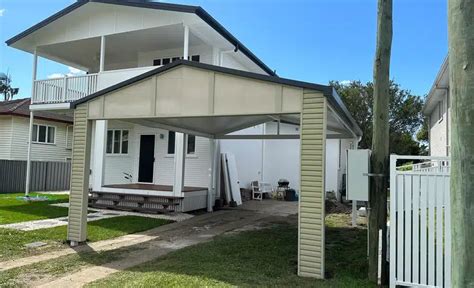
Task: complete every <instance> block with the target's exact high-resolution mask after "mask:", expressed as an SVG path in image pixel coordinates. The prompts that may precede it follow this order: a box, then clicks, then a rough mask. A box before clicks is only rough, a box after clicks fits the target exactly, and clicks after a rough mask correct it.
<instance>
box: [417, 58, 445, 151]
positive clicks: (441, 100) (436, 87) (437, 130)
mask: <svg viewBox="0 0 474 288" xmlns="http://www.w3.org/2000/svg"><path fill="white" fill-rule="evenodd" d="M423 114H424V115H425V116H426V117H427V119H428V123H429V125H428V126H429V127H428V128H429V130H428V134H429V151H430V155H431V156H450V149H451V105H450V97H449V65H448V57H446V59H445V60H444V62H443V64H442V65H441V69H440V70H439V72H438V75H437V76H436V79H435V81H434V83H433V86H432V87H431V90H430V92H429V93H428V96H427V98H426V102H425V106H424V107H423Z"/></svg>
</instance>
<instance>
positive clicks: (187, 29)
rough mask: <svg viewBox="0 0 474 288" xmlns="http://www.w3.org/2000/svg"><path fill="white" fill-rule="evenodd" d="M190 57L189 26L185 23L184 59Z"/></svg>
mask: <svg viewBox="0 0 474 288" xmlns="http://www.w3.org/2000/svg"><path fill="white" fill-rule="evenodd" d="M188 57H189V26H188V25H184V47H183V59H184V60H188Z"/></svg>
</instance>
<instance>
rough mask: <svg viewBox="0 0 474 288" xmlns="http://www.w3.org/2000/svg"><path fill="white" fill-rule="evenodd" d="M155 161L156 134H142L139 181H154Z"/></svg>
mask: <svg viewBox="0 0 474 288" xmlns="http://www.w3.org/2000/svg"><path fill="white" fill-rule="evenodd" d="M154 163H155V135H141V136H140V161H139V165H138V182H147V183H153V166H154Z"/></svg>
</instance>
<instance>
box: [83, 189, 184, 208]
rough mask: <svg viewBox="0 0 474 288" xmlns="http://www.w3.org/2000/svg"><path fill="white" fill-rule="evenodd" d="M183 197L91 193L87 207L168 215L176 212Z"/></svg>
mask: <svg viewBox="0 0 474 288" xmlns="http://www.w3.org/2000/svg"><path fill="white" fill-rule="evenodd" d="M182 199H183V197H175V196H162V195H160V196H158V195H157V196H154V195H139V194H124V193H109V192H96V191H93V192H91V195H90V196H89V207H93V208H108V209H117V210H127V211H135V212H144V213H169V212H174V211H176V207H177V206H179V205H181V202H182Z"/></svg>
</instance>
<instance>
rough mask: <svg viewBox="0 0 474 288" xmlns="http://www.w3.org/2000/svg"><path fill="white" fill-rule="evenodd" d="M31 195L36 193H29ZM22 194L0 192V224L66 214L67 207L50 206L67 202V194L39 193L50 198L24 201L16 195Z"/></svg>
mask: <svg viewBox="0 0 474 288" xmlns="http://www.w3.org/2000/svg"><path fill="white" fill-rule="evenodd" d="M30 195H31V196H36V195H38V194H35V193H31V194H30ZM20 196H24V194H20V193H16V194H0V224H9V223H18V222H24V221H32V220H41V219H50V218H57V217H62V216H67V212H68V208H65V207H56V206H50V205H49V204H52V203H62V202H67V201H68V199H69V196H68V195H55V194H47V195H45V194H40V196H47V197H48V198H49V199H50V200H48V201H38V202H26V201H23V200H18V199H17V197H20Z"/></svg>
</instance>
